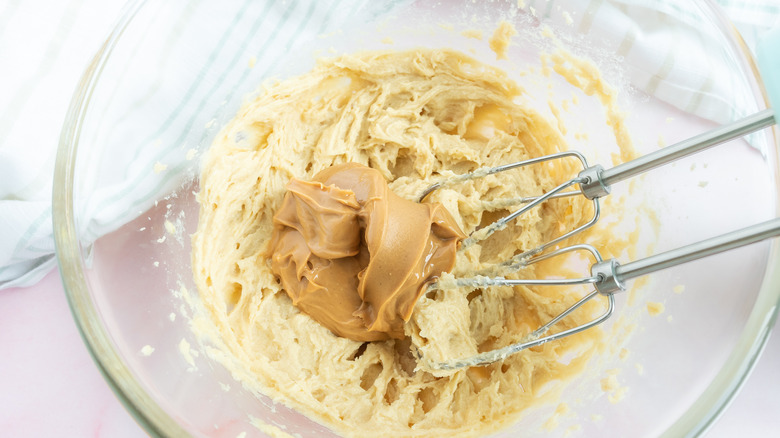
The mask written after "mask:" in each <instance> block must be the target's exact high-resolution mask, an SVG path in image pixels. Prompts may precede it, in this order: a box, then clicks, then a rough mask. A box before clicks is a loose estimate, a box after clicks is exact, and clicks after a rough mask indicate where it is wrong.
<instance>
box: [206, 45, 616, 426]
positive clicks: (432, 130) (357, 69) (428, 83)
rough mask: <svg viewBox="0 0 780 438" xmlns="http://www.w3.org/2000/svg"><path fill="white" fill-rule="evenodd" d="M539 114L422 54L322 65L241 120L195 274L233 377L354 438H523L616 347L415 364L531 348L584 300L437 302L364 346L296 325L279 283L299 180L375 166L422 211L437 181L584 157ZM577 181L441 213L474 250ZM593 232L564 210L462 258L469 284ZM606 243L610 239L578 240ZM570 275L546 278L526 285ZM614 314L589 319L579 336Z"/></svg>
mask: <svg viewBox="0 0 780 438" xmlns="http://www.w3.org/2000/svg"><path fill="white" fill-rule="evenodd" d="M522 100H523V91H522V89H521V87H520V86H518V85H517V84H516V83H515V82H514V81H513V80H511V79H510V78H509V77H508V76H507V75H506V74H505V73H504V72H503V71H501V70H499V69H497V68H495V67H492V66H489V65H485V64H482V63H480V62H478V61H476V60H474V59H472V58H470V57H468V56H466V55H464V54H462V53H460V52H457V51H454V50H445V49H439V50H432V49H418V50H411V51H383V52H368V53H359V54H354V55H345V56H340V57H336V58H333V59H322V60H320V61H318V63H317V65H316V67H315V68H314V69H313V70H312V71H311V72H309V73H306V74H304V75H301V76H298V77H293V78H289V79H286V80H283V81H281V82H278V83H275V84H272V85H269V86H266V87H265V88H264V89H263V90H262V91H261V92H260V93H259V95H258V96H257V97H256V98H255V99H254V100H252V101H251V102H248V103H247V104H246V105H245V106H244V107H243V108H242V109H241V110H240V112H239V114H238V115H237V116H236V117H235V119H233V120H232V121H231V122H230V123H229V124H228V125H227V126H226V127H225V128H224V129H223V130H222V131H221V133H220V134H219V136H218V137H217V139H216V140H215V142H214V144H213V146H212V147H211V149H210V150H209V152H208V154H207V156H206V157H205V161H204V167H203V172H202V178H201V182H200V184H201V186H200V192H199V195H198V197H199V202H200V208H201V209H200V219H199V225H198V231H197V233H196V234H195V235H194V236H193V267H194V274H195V279H196V283H197V286H198V290H199V294H200V298H201V301H202V302H203V305H204V307H205V308H206V310H207V311H208V315H209V322H210V324H211V325H212V326H213V331H214V332H215V333H216V334H217V336H218V337H219V339H220V340H221V346H220V348H221V349H222V350H223V351H222V353H223V354H224V355H225V356H226V357H230V358H231V360H230V361H225V363H226V366H228V367H232V368H233V369H232V370H231V371H234V375H235V376H240V378H241V380H242V383H243V385H244V386H245V387H247V388H249V389H251V390H253V391H256V392H258V393H263V394H266V395H269V396H271V397H273V398H274V399H276V400H279V401H281V402H284V403H285V404H287V405H289V406H291V407H293V408H294V409H296V410H298V411H300V412H302V413H304V414H306V415H308V416H309V417H311V418H313V419H315V420H317V421H319V422H321V423H323V424H325V425H327V426H328V427H330V428H332V429H333V430H335V431H337V432H339V433H340V434H343V435H347V436H355V437H365V436H396V437H404V436H426V437H427V436H456V435H457V436H472V435H480V434H485V433H489V432H491V431H494V430H497V429H501V428H504V427H506V426H508V425H510V424H512V423H514V422H516V421H517V420H518V419H519V417H520V416H521V414H522V413H523V412H524V411H526V410H527V409H528V408H529V407H531V406H534V405H535V404H538V403H539V402H540V400H542V399H544V397H542V395H541V393H542V392H543V391H542V390H543V389H544V387H545V386H546V385H547V384H548V383H554V382H558V381H565V380H567V379H569V378H571V377H573V376H576V375H578V374H579V373H581V372H582V370H583V369H584V368H585V365H586V364H587V362H588V360H589V359H590V357H591V356H592V355H593V354H595V352H596V350H597V349H596V348H595V346H597V345H598V344H599V343H600V341H601V340H602V338H603V337H604V334H603V332H602V331H601V329H594V330H588V331H586V332H584V333H582V334H579V335H577V336H573V337H569V338H565V339H563V340H561V341H557V342H551V343H547V344H544V345H541V346H539V347H536V348H532V349H529V350H526V351H524V352H521V353H519V354H516V355H514V356H511V357H509V358H507V359H506V360H504V361H502V362H500V363H496V364H493V365H490V366H485V367H478V368H470V369H466V370H460V371H456V372H448V373H436V372H433V371H432V370H431V369H429V368H427V367H426V366H425V363H424V362H423V361H420V362H418V360H417V359H416V357H415V355H414V354H413V353H412V351H413V350H417V351H419V352H421V353H422V354H423V356H424V357H425V358H426V359H429V360H441V359H447V358H450V359H453V358H460V357H466V356H469V355H471V354H474V353H476V352H480V351H486V350H489V349H493V348H497V347H501V346H505V345H507V344H509V343H512V342H517V341H518V340H520V339H522V338H523V337H524V336H525V335H527V334H528V333H530V332H531V331H532V330H534V329H535V328H537V327H538V326H539V325H541V324H543V323H544V322H546V321H547V320H549V319H550V318H551V317H552V316H554V315H556V314H558V313H559V312H561V311H562V310H563V309H564V308H566V307H567V306H569V305H570V304H571V303H573V302H574V301H575V300H576V299H578V298H579V297H580V296H581V294H582V293H583V292H585V291H583V290H580V289H570V288H560V287H548V288H534V289H531V288H527V287H514V288H510V287H502V288H490V289H484V290H483V289H477V290H461V289H457V288H451V289H443V290H437V291H433V292H430V293H428V294H424V295H423V296H422V297H421V298H420V299H419V300H418V302H417V304H416V306H415V307H414V311H413V312H412V314H411V317H410V319H409V321H408V322H406V323H404V324H403V327H402V328H403V335H398V336H395V337H397V338H399V339H395V338H392V339H385V340H377V341H373V342H360V341H355V340H351V339H347V338H345V337H340V336H337V335H336V334H334V333H333V332H332V331H331V330H329V329H328V328H326V327H325V326H323V325H321V324H320V323H318V322H317V321H315V320H314V319H312V318H311V317H310V316H309V315H307V314H306V313H304V312H302V311H301V310H300V309H298V308H297V307H295V306H294V305H293V303H292V301H291V299H290V297H289V296H288V294H287V293H286V292H285V291H284V290H283V289H282V286H281V284H280V281H279V280H278V278H277V277H276V276H275V275H274V273H273V271H272V268H271V259H272V256H273V246H272V241H271V236H272V232H273V228H274V225H273V221H272V218H273V216H274V214H275V213H276V212H277V211H278V210H279V209H280V207H281V206H282V202H283V198H284V196H285V192H286V186H287V184H288V182H289V181H290V180H291V179H293V178H297V179H300V180H303V181H308V180H311V179H312V177H313V176H314V175H315V174H317V173H318V172H320V171H322V170H324V169H328V168H330V167H331V166H334V165H339V164H343V163H359V164H362V165H365V166H368V167H371V168H373V169H375V170H376V171H377V172H379V174H381V176H382V177H383V178H384V179H385V180H386V181H387V182H388V183H389V187H390V189H391V190H392V192H393V193H395V195H398V196H400V197H402V198H405V199H407V200H410V201H416V200H417V198H418V197H419V195H420V193H421V192H422V191H423V190H424V189H425V188H426V187H427V186H428V185H430V184H431V183H432V182H434V181H436V180H437V179H440V178H443V177H446V176H452V175H454V174H461V173H464V172H467V171H472V170H475V169H477V168H480V167H483V166H495V165H499V164H505V163H509V162H513V161H518V160H522V159H527V158H531V157H538V156H541V155H547V154H550V153H554V152H558V151H561V150H565V149H567V145H566V144H565V141H564V139H563V137H562V135H561V134H560V132H559V131H558V130H557V128H555V123H549V122H548V121H547V120H546V119H545V118H544V117H543V116H541V115H540V114H539V113H537V112H536V111H534V110H532V109H530V108H528V107H526V106H524V105H523V104H522ZM576 172H577V165H576V163H575V162H568V161H560V162H557V163H555V164H553V165H549V166H548V165H543V166H535V167H533V166H532V167H528V168H523V169H519V170H516V171H512V172H507V173H504V174H498V175H492V176H488V177H485V178H480V179H475V180H471V181H468V182H465V183H463V184H459V185H457V186H452V187H447V188H443V189H440V190H437V191H436V192H434V193H433V194H432V195H431V196H430V197H429V198H428V199H426V202H433V203H440V204H441V205H443V206H444V208H446V210H447V211H449V213H450V214H451V216H452V218H453V220H454V221H455V222H456V223H457V226H458V227H459V228H460V229H461V230H463V232H465V233H467V234H468V233H470V232H472V231H473V230H475V229H477V228H479V227H481V226H484V225H485V224H488V223H490V222H492V221H494V220H495V219H496V218H498V217H500V216H502V215H505V214H506V213H507V212H509V211H511V210H513V209H515V208H517V206H516V205H507V204H506V203H504V202H503V201H502V200H504V199H507V198H516V197H520V196H530V195H535V194H539V193H543V192H544V191H546V190H549V189H551V188H552V187H554V186H555V185H557V184H558V183H559V182H561V181H563V180H566V179H569V178H570V177H571V175H572V174H576ZM591 215H592V207H591V204H590V202H589V201H587V200H584V199H580V198H579V197H575V198H566V199H560V200H555V201H552V202H549V203H547V204H546V205H544V206H542V207H541V208H536V209H533V210H531V211H530V212H529V213H528V214H525V215H523V216H522V217H521V218H520V220H518V221H517V222H515V223H512V224H511V225H509V226H508V227H507V228H505V229H503V230H501V231H499V232H497V233H496V234H495V235H494V236H492V237H490V238H488V239H487V240H485V241H483V242H482V244H477V245H474V246H473V247H471V248H469V249H468V250H466V251H463V252H460V253H458V255H457V259H456V262H455V267H454V269H453V270H452V274H451V275H454V276H462V275H468V274H471V273H474V272H477V271H479V270H481V269H486V268H489V267H490V266H491V265H493V264H495V263H496V262H499V261H502V260H506V259H508V258H509V257H511V256H512V255H513V254H515V253H518V252H520V251H521V250H522V249H527V248H533V247H535V246H537V245H538V244H540V243H542V242H545V241H548V240H551V239H552V238H554V237H556V236H558V235H559V234H560V233H561V230H565V229H571V228H574V227H575V226H576V225H577V224H579V223H581V222H583V221H585V220H587V219H589V218H590V216H591ZM593 233H602V234H603V233H604V231H603V230H594V231H589V232H587V233H585V234H584V235H580V236H579V237H578V240H580V239H582V240H584V241H588V239H589V238H590V237H593V236H595V234H593ZM602 240H603V239H602ZM613 246H614V248H615V249H618V250H619V249H620V243H619V242H617V241H616V242H613ZM565 269H566V267H565V266H562V265H561V263H557V262H550V263H540V264H538V265H533V266H531V267H528V268H525V269H523V270H521V271H519V272H517V273H515V274H511V275H510V276H514V277H528V278H543V277H545V276H549V275H553V274H555V275H560V274H562V273H565ZM448 275H449V274H448ZM602 305H603V303H600V302H593V303H591V304H589V305H588V306H587V307H586V308H585V309H584V310H582V311H578V312H577V313H576V314H575V315H572V316H571V317H569V318H567V319H566V320H565V321H564V323H563V324H564V326H574V325H577V324H579V323H581V322H583V321H584V320H586V319H589V318H590V317H591V316H592V315H591V314H592V313H594V312H597V311H599V310H600V306H602ZM564 356H566V360H561V358H562V357H564ZM239 368H240V369H239ZM548 389H549V388H548Z"/></svg>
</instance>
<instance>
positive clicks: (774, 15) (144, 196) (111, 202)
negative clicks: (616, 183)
mask: <svg viewBox="0 0 780 438" xmlns="http://www.w3.org/2000/svg"><path fill="white" fill-rule="evenodd" d="M149 3H154V4H155V6H153V7H152V9H153V8H154V7H157V8H162V7H164V6H162V5H164V2H153V1H150V2H149ZM220 3H221V2H209V1H207V0H198V1H193V2H190V4H189V6H188V8H187V9H186V10H185V11H184V13H183V14H180V16H178V17H177V19H176V20H174V21H173V22H172V23H171V25H170V26H169V27H168V35H165V36H164V37H165V38H160V39H159V40H160V41H166V44H161V45H159V47H157V50H156V51H155V52H154V53H149V54H128V56H130V55H132V56H139V57H140V56H148V57H151V58H152V59H156V60H158V62H160V63H170V64H171V65H174V64H177V65H181V64H182V63H183V64H186V62H187V61H186V59H177V56H182V57H183V56H186V50H182V49H181V47H178V46H177V44H179V42H180V41H186V40H188V39H190V37H191V34H197V32H198V29H195V28H194V27H193V26H188V23H190V22H191V21H192V20H193V17H195V16H198V15H202V14H208V13H209V8H214V7H223V5H220ZM341 3H342V2H339V1H335V0H334V1H320V2H306V1H295V0H288V1H282V0H278V1H269V2H256V1H252V0H245V1H244V2H236V4H235V6H232V7H234V8H235V14H233V15H232V17H233V18H232V19H234V20H255V21H254V22H253V23H251V24H252V25H251V26H241V27H236V28H237V29H252V30H251V31H250V32H249V33H241V31H236V32H232V33H231V32H228V33H227V34H225V35H223V37H222V38H220V39H214V40H209V41H207V42H204V44H209V45H210V46H209V47H208V50H210V53H212V55H213V57H214V62H216V63H218V64H220V63H221V64H223V65H224V66H225V68H224V69H221V70H220V69H210V70H205V69H200V68H199V67H198V66H196V65H193V66H191V68H188V69H185V70H184V71H181V72H178V71H177V75H176V76H170V75H163V76H161V77H159V78H156V79H155V81H156V82H155V83H157V84H158V85H157V86H156V87H155V88H154V89H147V90H123V91H121V93H124V94H123V95H127V96H132V98H133V99H134V101H133V103H132V105H136V106H139V107H144V108H147V107H148V108H150V109H153V108H154V107H155V102H156V101H157V99H165V98H169V97H170V95H171V94H172V95H175V96H179V98H180V108H179V111H175V112H173V113H172V114H166V115H165V116H164V117H158V118H153V119H150V122H149V123H152V124H153V126H154V129H153V130H152V131H150V132H151V133H149V132H144V133H140V134H139V133H136V132H134V131H133V129H131V127H129V126H122V125H121V124H119V125H116V126H110V127H105V129H101V130H100V131H98V132H97V133H96V140H99V141H106V142H110V141H111V140H112V139H116V138H122V139H125V140H126V141H127V142H128V144H130V145H132V146H130V147H128V148H127V149H126V151H125V152H124V155H119V156H116V157H114V159H116V160H118V161H119V162H126V163H130V165H128V166H125V167H124V168H123V171H122V172H117V173H116V175H86V176H84V177H83V178H82V179H81V180H80V181H79V184H80V188H81V189H82V190H87V191H89V192H90V193H93V194H94V196H91V200H90V203H89V204H83V205H79V207H78V208H79V209H80V211H81V214H82V217H85V218H87V220H86V222H84V223H83V224H82V226H83V227H84V232H85V233H86V234H87V235H89V236H92V237H93V238H97V237H99V236H101V235H103V234H104V233H106V232H109V231H110V230H113V229H116V228H117V227H118V226H119V225H121V224H122V223H125V222H126V221H129V220H130V219H132V218H133V217H134V216H135V215H137V214H138V212H139V211H143V210H144V209H146V208H148V207H149V206H150V205H151V203H152V202H153V201H154V199H156V197H157V196H158V195H159V194H160V193H166V191H167V190H168V189H169V188H170V187H171V185H173V184H175V183H177V182H176V181H173V180H171V177H170V175H173V174H175V173H176V172H174V170H176V169H174V168H172V169H168V170H171V172H159V174H157V173H155V174H152V175H150V173H149V172H148V170H149V169H151V168H154V166H155V165H161V166H165V165H166V164H167V163H171V164H170V165H171V166H177V165H189V164H187V160H186V158H185V156H186V155H187V153H188V152H189V147H188V144H190V145H191V144H193V143H197V142H198V141H199V140H200V139H198V138H189V137H188V134H187V133H188V132H189V131H190V129H189V128H190V127H192V126H195V124H207V123H208V122H209V120H207V119H203V118H199V117H200V116H199V115H198V114H200V112H199V111H194V112H193V111H192V108H193V107H196V108H200V107H203V108H209V107H210V106H212V105H215V104H218V103H219V101H220V100H221V99H224V96H229V98H230V97H231V96H232V98H235V96H233V94H240V93H242V92H244V91H245V90H251V89H252V88H253V87H254V86H255V85H256V83H257V78H258V77H263V76H264V74H263V71H262V68H264V67H262V66H268V65H274V63H275V62H276V61H278V60H279V59H281V57H282V56H284V55H285V54H287V53H289V52H290V51H291V50H293V49H294V48H295V47H296V45H297V44H298V43H299V42H300V41H305V40H306V39H309V38H313V37H315V36H316V35H319V34H321V33H323V32H326V31H328V30H329V29H334V28H338V26H340V24H341V23H344V22H347V21H348V20H354V19H355V18H356V15H355V14H358V13H360V14H365V16H364V18H366V19H369V18H371V17H375V16H377V15H379V14H382V13H385V12H386V11H387V9H388V7H389V6H388V4H386V2H372V1H370V0H363V1H361V2H343V3H344V4H341ZM518 3H519V4H521V5H523V6H524V8H525V9H526V10H529V11H531V10H533V13H534V14H536V15H537V16H540V17H546V18H548V19H549V20H551V21H552V22H555V23H559V24H560V25H567V26H575V27H576V29H578V30H579V31H581V32H583V33H585V34H587V35H588V38H597V39H600V38H603V37H605V36H609V37H610V40H613V41H619V43H618V46H617V47H614V50H617V51H618V52H619V53H621V54H622V55H624V56H625V57H626V59H634V60H636V62H633V63H632V65H634V66H636V67H634V68H632V69H631V70H630V71H629V72H628V74H629V76H630V78H631V81H632V83H633V84H634V85H636V86H637V87H639V88H641V89H643V90H645V91H647V92H648V93H649V94H651V95H654V96H656V97H658V98H660V99H662V100H665V101H667V102H670V103H672V104H673V105H675V106H677V107H679V108H682V109H684V110H686V111H689V112H691V113H695V114H697V115H700V116H702V117H705V118H709V119H712V120H715V121H723V120H727V119H729V118H731V117H733V115H734V114H741V113H743V112H745V111H747V110H746V108H747V107H748V104H747V103H746V102H747V101H746V99H747V97H745V96H739V95H734V94H733V93H730V90H733V89H734V85H733V84H731V83H729V80H730V79H729V77H728V75H723V74H719V72H721V71H722V70H721V69H722V68H724V64H723V62H724V60H723V59H720V58H719V57H720V56H721V54H722V53H723V49H722V43H721V41H720V40H718V39H717V38H716V36H713V37H712V38H711V39H708V38H702V37H701V36H700V35H699V33H698V32H696V30H697V29H698V27H697V24H698V23H699V20H700V18H698V17H697V15H696V11H695V10H694V9H693V8H691V7H686V6H681V5H680V3H684V2H678V1H674V0H633V1H629V0H525V1H520V2H518ZM719 3H720V4H721V6H723V8H724V9H725V10H726V12H727V14H728V15H729V17H730V18H731V19H732V21H733V22H734V23H735V24H736V26H737V27H738V28H739V30H740V31H741V33H742V35H743V37H744V38H745V40H746V42H748V44H753V43H754V42H755V41H756V39H757V38H758V36H759V35H760V33H761V32H762V31H764V30H766V29H767V28H770V27H772V26H773V25H777V24H778V18H779V17H780V5H779V4H778V2H777V1H776V0H750V1H733V0H732V1H729V0H720V1H719ZM347 4H348V7H346V6H345V5H347ZM282 5H283V6H284V8H282V7H281V6H282ZM150 6H151V5H150ZM290 6H292V8H288V7H290ZM122 7H123V2H122V1H120V0H65V1H49V0H0V84H2V85H0V289H2V288H8V287H14V286H26V285H30V284H32V283H34V282H35V281H37V280H38V279H40V278H41V277H42V276H43V275H45V274H46V273H47V272H48V271H49V270H50V269H51V268H52V267H53V266H54V264H55V258H54V243H53V237H52V226H51V185H52V174H53V168H54V156H55V152H56V147H57V142H58V139H59V132H60V129H61V126H62V123H63V120H64V115H65V112H66V109H67V106H68V104H69V102H70V99H71V96H72V93H73V90H74V88H75V84H76V83H77V82H78V79H79V77H80V75H81V73H82V72H83V70H84V68H85V66H86V65H87V63H88V62H89V61H90V59H91V57H92V55H93V53H95V51H96V50H97V49H98V47H99V46H100V44H102V42H103V38H104V37H105V35H107V34H108V32H109V30H110V28H111V27H112V23H113V21H114V19H115V17H116V16H118V14H119V13H120V11H121V9H122ZM290 11H292V12H290ZM564 11H565V12H566V13H565V14H564ZM637 11H646V13H644V12H643V13H642V16H644V17H647V20H649V21H651V22H654V23H657V26H654V27H645V28H646V29H647V28H655V29H657V30H656V31H654V32H639V31H638V30H637V29H638V28H637V27H636V25H635V24H634V23H633V22H632V21H631V20H630V19H627V15H634V13H636V12H637ZM215 16H216V14H215ZM225 16H226V15H225V14H220V15H219V17H225ZM225 24H229V23H225ZM227 28H230V26H227ZM616 35H617V36H618V38H615V36H616ZM157 37H158V38H159V37H160V36H159V35H158V36H157ZM250 43H251V44H256V45H257V47H259V48H266V49H264V50H258V51H257V56H256V59H253V62H256V63H257V65H258V66H261V67H259V68H258V69H254V70H253V69H247V68H233V66H236V65H242V66H243V65H245V64H246V62H247V60H246V59H243V58H242V59H237V58H233V57H232V56H233V55H234V54H235V53H237V52H236V51H231V50H226V49H225V47H232V46H233V45H235V44H250ZM702 43H703V44H705V46H707V47H708V48H710V49H711V50H708V51H707V52H706V53H700V52H693V51H691V50H689V49H688V48H689V47H691V46H692V45H700V44H702ZM268 47H273V48H274V49H272V50H271V49H267V48H268ZM139 59H140V58H139ZM250 72H251V73H250ZM150 74H152V73H150ZM180 74H181V75H184V77H182V76H179V75H180ZM153 82H154V81H153ZM124 84H132V81H126V82H125V83H124ZM110 85H113V86H115V87H117V89H119V85H117V84H109V86H110ZM117 93H120V92H119V91H118V92H117ZM118 95H119V94H118ZM96 104H97V105H99V104H100V102H97V103H96ZM132 105H131V106H132ZM106 108H107V111H108V108H109V106H108V103H106ZM185 109H186V111H185ZM203 113H204V114H205V113H206V112H203ZM193 114H194V115H193ZM113 116H114V119H116V120H121V117H122V115H121V114H115V115H113ZM203 117H205V116H203ZM215 129H216V127H215ZM161 144H165V145H169V144H170V145H175V147H172V148H166V147H161V146H160V145H161ZM117 153H118V154H121V152H117ZM96 159H97V158H96ZM177 163H178V164H177ZM108 171H112V170H108ZM107 179H108V180H111V181H112V184H105V181H106V180H107ZM98 180H99V181H101V184H100V185H97V184H95V183H94V181H98ZM91 184H94V187H93V186H92V185H91Z"/></svg>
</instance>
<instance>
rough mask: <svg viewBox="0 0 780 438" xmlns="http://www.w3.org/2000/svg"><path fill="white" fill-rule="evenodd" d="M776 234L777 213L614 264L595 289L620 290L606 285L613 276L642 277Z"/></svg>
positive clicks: (779, 223)
mask: <svg viewBox="0 0 780 438" xmlns="http://www.w3.org/2000/svg"><path fill="white" fill-rule="evenodd" d="M777 236H780V217H778V218H774V219H771V220H768V221H766V222H762V223H760V224H756V225H751V226H749V227H747V228H743V229H741V230H737V231H732V232H730V233H726V234H723V235H721V236H717V237H713V238H710V239H707V240H703V241H701V242H697V243H692V244H690V245H687V246H683V247H681V248H677V249H673V250H670V251H666V252H663V253H661V254H656V255H653V256H650V257H647V258H644V259H642V260H637V261H634V262H630V263H626V264H625V265H613V266H615V267H614V268H612V269H611V271H612V272H611V274H610V273H607V274H608V275H607V277H606V278H602V279H601V281H600V282H599V283H596V289H598V290H599V292H601V293H612V292H617V291H619V290H621V288H620V287H611V286H606V285H608V284H610V283H612V281H611V280H613V279H616V280H617V283H618V284H620V283H623V282H625V281H626V280H630V279H632V278H636V277H641V276H643V275H647V274H651V273H653V272H657V271H660V270H662V269H666V268H670V267H672V266H677V265H680V264H682V263H687V262H690V261H693V260H698V259H700V258H704V257H707V256H710V255H713V254H718V253H721V252H724V251H728V250H730V249H734V248H739V247H741V246H745V245H749V244H751V243H755V242H759V241H761V240H764V239H768V238H770V237H777ZM608 262H611V260H607V261H605V262H600V263H602V264H603V263H608ZM601 272H602V274H603V273H604V272H603V271H601ZM610 277H612V278H610Z"/></svg>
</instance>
